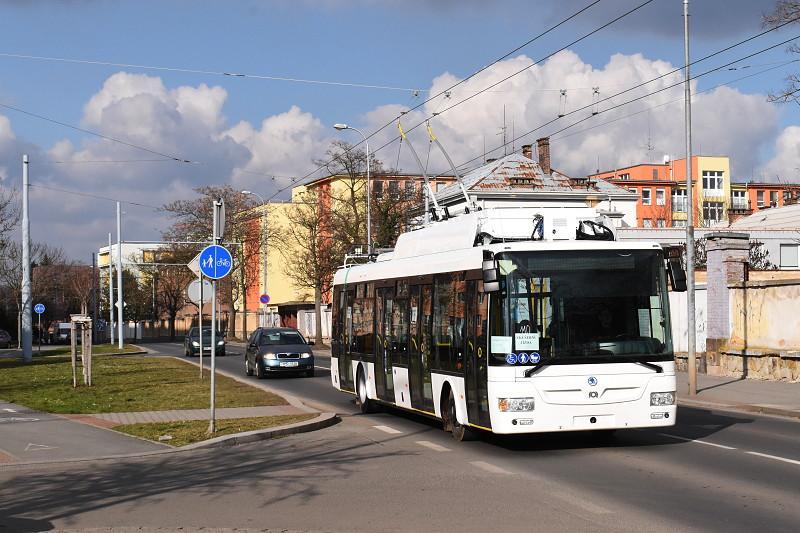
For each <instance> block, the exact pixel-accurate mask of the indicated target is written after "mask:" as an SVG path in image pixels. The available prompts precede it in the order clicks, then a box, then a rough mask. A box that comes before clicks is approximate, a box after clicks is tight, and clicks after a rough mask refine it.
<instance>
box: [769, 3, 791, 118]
mask: <svg viewBox="0 0 800 533" xmlns="http://www.w3.org/2000/svg"><path fill="white" fill-rule="evenodd" d="M790 21H794V22H798V21H800V0H778V1H777V2H776V3H775V9H774V10H773V11H772V13H770V14H768V15H765V16H764V21H763V22H764V26H766V27H769V28H774V27H775V26H779V25H781V24H784V23H786V22H790ZM787 50H788V52H789V53H792V54H797V53H800V46H798V45H797V44H794V43H792V44H791V45H790V46H789V47H788V49H787ZM769 101H770V102H783V103H789V102H794V103H796V104H798V105H800V76H798V75H797V74H795V73H792V74H790V75H789V76H787V77H786V85H785V86H784V87H783V89H781V90H779V91H777V92H775V93H770V95H769Z"/></svg>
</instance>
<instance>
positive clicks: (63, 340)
mask: <svg viewBox="0 0 800 533" xmlns="http://www.w3.org/2000/svg"><path fill="white" fill-rule="evenodd" d="M71 337H72V324H71V323H69V322H56V324H55V325H54V326H53V334H52V337H51V339H50V341H51V342H52V343H53V344H69V343H70V339H71Z"/></svg>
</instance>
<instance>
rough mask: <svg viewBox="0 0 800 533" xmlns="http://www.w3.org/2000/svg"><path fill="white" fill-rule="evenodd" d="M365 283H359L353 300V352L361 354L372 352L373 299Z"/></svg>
mask: <svg viewBox="0 0 800 533" xmlns="http://www.w3.org/2000/svg"><path fill="white" fill-rule="evenodd" d="M370 288H371V287H367V285H366V284H364V283H360V284H358V286H357V289H356V297H355V299H354V301H353V337H354V338H353V340H352V342H353V350H352V351H353V352H355V353H359V354H362V355H368V354H372V352H373V347H374V337H373V318H374V316H375V300H374V298H373V297H372V294H371V292H372V291H370V290H368V289H370Z"/></svg>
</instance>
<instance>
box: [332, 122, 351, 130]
mask: <svg viewBox="0 0 800 533" xmlns="http://www.w3.org/2000/svg"><path fill="white" fill-rule="evenodd" d="M333 127H334V128H335V129H337V130H339V131H341V130H346V129H349V128H350V126H348V125H347V124H334V125H333Z"/></svg>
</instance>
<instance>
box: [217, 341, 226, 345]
mask: <svg viewBox="0 0 800 533" xmlns="http://www.w3.org/2000/svg"><path fill="white" fill-rule="evenodd" d="M223 344H225V341H219V342H218V343H217V346H222V345H223Z"/></svg>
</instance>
